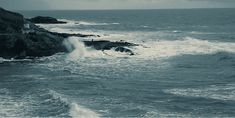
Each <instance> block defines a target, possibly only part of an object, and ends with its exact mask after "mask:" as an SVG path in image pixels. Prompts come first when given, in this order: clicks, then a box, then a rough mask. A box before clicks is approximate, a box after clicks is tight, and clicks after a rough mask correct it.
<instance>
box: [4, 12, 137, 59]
mask: <svg viewBox="0 0 235 118" xmlns="http://www.w3.org/2000/svg"><path fill="white" fill-rule="evenodd" d="M40 20H41V21H40ZM34 23H46V24H55V23H59V24H60V23H66V22H62V21H58V20H57V19H55V18H51V17H35V18H32V19H26V18H24V17H23V15H21V14H19V13H14V12H11V11H7V10H5V9H3V8H0V57H2V58H6V59H11V58H14V59H25V58H35V57H43V56H51V55H53V54H56V53H59V52H68V50H67V49H66V47H65V45H64V44H63V42H64V40H68V39H67V38H68V37H71V36H75V37H100V36H99V35H92V34H90V35H84V34H67V33H57V32H50V31H48V30H46V29H43V28H40V27H38V26H36V25H35V24H34ZM84 44H85V46H89V47H93V48H94V49H96V50H110V49H114V50H115V51H119V52H128V53H129V54H130V55H134V53H133V52H132V51H131V50H130V49H127V48H126V47H130V46H138V45H137V44H133V43H128V42H123V41H120V42H111V41H107V40H101V41H93V40H91V41H84Z"/></svg>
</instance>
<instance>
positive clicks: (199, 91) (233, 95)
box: [164, 84, 235, 100]
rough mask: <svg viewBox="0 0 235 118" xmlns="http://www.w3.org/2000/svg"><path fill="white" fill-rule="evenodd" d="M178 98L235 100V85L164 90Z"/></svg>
mask: <svg viewBox="0 0 235 118" xmlns="http://www.w3.org/2000/svg"><path fill="white" fill-rule="evenodd" d="M164 92H166V93H170V94H174V95H178V96H190V97H204V98H211V99H217V100H235V84H227V85H219V86H216V85H214V86H208V87H205V88H186V89H169V90H164Z"/></svg>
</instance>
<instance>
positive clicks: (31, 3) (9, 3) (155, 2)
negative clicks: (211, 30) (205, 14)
mask: <svg viewBox="0 0 235 118" xmlns="http://www.w3.org/2000/svg"><path fill="white" fill-rule="evenodd" d="M0 6H1V7H4V8H6V9H10V10H48V9H52V10H69V9H167V8H229V7H232V8H235V0H0Z"/></svg>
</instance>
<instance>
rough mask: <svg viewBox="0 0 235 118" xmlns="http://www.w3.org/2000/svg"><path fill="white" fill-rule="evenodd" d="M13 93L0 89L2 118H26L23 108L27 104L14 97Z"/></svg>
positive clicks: (0, 115)
mask: <svg viewBox="0 0 235 118" xmlns="http://www.w3.org/2000/svg"><path fill="white" fill-rule="evenodd" d="M10 94H11V91H9V90H8V89H5V88H4V89H0V117H1V118H4V117H17V118H24V117H25V113H24V109H23V107H24V106H25V104H24V103H25V102H24V101H22V100H19V99H17V98H15V97H12V96H11V95H10Z"/></svg>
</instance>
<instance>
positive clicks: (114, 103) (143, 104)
mask: <svg viewBox="0 0 235 118" xmlns="http://www.w3.org/2000/svg"><path fill="white" fill-rule="evenodd" d="M21 12H22V13H23V14H24V15H25V16H27V17H33V16H37V15H47V16H53V17H56V18H59V19H62V20H66V21H67V22H68V23H67V24H61V25H42V24H38V25H39V26H41V27H43V28H46V29H48V30H51V31H56V32H67V33H77V32H79V33H85V34H90V33H92V34H99V35H101V37H97V38H93V39H94V40H102V39H103V40H113V41H119V40H125V41H128V42H133V43H138V44H141V45H142V46H139V47H133V48H131V49H132V50H133V51H134V52H135V55H134V56H128V55H126V54H122V53H117V52H114V51H112V50H111V51H105V53H104V52H102V51H96V50H93V49H91V48H87V47H85V46H84V45H83V43H82V42H81V40H91V38H77V37H70V38H69V41H70V43H72V44H73V45H74V46H75V47H76V49H75V50H74V51H72V52H71V53H69V54H64V53H61V54H56V55H53V56H50V57H43V58H39V59H35V60H5V59H2V58H0V116H1V117H22V118H25V117H75V118H76V117H78V118H83V117H84V118H87V117H92V118H93V117H94V118H95V117H143V118H151V117H152V118H155V117H234V116H235V112H234V111H235V40H234V38H235V32H234V31H235V27H234V26H235V19H234V16H235V12H234V9H194V10H143V11H21Z"/></svg>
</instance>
